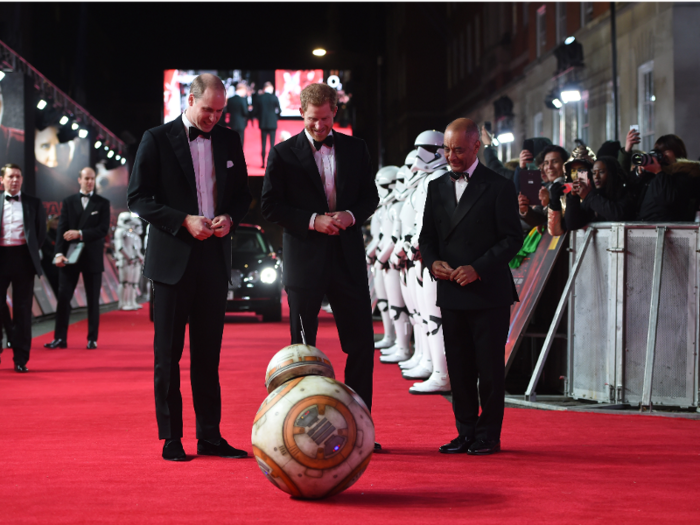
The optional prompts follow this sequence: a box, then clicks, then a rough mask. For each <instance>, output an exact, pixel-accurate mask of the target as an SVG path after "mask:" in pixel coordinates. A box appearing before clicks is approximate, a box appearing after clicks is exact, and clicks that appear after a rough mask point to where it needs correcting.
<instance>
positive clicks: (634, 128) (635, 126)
mask: <svg viewBox="0 0 700 525" xmlns="http://www.w3.org/2000/svg"><path fill="white" fill-rule="evenodd" d="M630 131H635V132H637V133H639V124H632V125H631V126H630Z"/></svg>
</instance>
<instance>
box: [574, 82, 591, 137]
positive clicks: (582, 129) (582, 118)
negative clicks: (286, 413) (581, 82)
mask: <svg viewBox="0 0 700 525" xmlns="http://www.w3.org/2000/svg"><path fill="white" fill-rule="evenodd" d="M577 109H578V111H577V113H578V114H577V115H576V120H577V122H576V128H577V131H578V138H580V139H581V140H582V141H583V143H584V144H585V145H586V146H590V144H588V127H589V121H588V91H582V92H581V100H579V101H578V108H577Z"/></svg>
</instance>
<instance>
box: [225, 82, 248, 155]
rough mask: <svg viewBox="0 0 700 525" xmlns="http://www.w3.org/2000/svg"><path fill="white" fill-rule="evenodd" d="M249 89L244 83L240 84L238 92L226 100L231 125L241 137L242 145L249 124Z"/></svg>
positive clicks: (237, 88)
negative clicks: (247, 98)
mask: <svg viewBox="0 0 700 525" xmlns="http://www.w3.org/2000/svg"><path fill="white" fill-rule="evenodd" d="M247 95H248V89H247V88H246V85H245V84H244V83H242V82H241V83H240V84H238V86H237V87H236V93H235V94H234V95H233V96H232V97H231V98H230V99H228V102H226V111H227V112H228V115H229V121H228V123H229V127H230V128H231V129H232V130H233V131H235V132H236V133H238V136H239V137H240V138H241V147H243V143H244V142H245V128H246V126H247V125H248V101H247V100H246V97H247Z"/></svg>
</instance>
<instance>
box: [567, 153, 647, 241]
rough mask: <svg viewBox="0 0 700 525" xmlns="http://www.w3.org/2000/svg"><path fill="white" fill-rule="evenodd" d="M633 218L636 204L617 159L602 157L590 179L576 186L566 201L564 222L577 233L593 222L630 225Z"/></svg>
mask: <svg viewBox="0 0 700 525" xmlns="http://www.w3.org/2000/svg"><path fill="white" fill-rule="evenodd" d="M633 218H634V200H633V198H632V194H631V193H630V192H629V191H628V189H627V186H626V184H625V174H624V172H623V170H622V167H621V166H620V163H619V162H618V161H617V159H615V158H614V157H600V158H599V159H597V160H596V161H595V163H593V166H592V169H591V170H590V172H589V177H588V178H587V179H586V178H579V177H577V180H575V181H574V182H573V189H572V190H571V193H570V194H569V195H567V197H566V213H565V214H564V222H565V224H566V229H567V230H577V229H579V228H582V227H583V226H585V225H587V224H589V223H591V222H605V221H629V220H632V219H633Z"/></svg>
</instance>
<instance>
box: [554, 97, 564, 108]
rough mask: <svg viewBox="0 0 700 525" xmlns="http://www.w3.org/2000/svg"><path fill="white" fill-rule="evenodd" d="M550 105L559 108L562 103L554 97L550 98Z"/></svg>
mask: <svg viewBox="0 0 700 525" xmlns="http://www.w3.org/2000/svg"><path fill="white" fill-rule="evenodd" d="M552 105H553V106H554V107H555V108H557V109H560V108H561V107H562V106H563V105H564V104H562V103H561V100H559V99H558V98H554V99H552Z"/></svg>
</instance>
